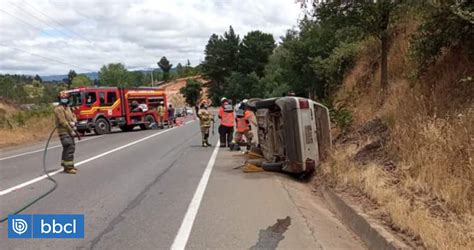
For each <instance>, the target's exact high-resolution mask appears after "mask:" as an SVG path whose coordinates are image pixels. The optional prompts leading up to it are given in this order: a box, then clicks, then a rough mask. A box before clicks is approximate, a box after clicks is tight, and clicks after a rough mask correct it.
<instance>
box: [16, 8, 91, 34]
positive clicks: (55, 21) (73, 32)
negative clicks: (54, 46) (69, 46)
mask: <svg viewBox="0 0 474 250" xmlns="http://www.w3.org/2000/svg"><path fill="white" fill-rule="evenodd" d="M10 3H11V2H10ZM25 3H26V5H27V6H28V7H30V8H31V9H33V10H35V11H36V12H38V13H40V14H41V15H43V16H45V17H46V18H47V19H49V20H50V21H51V22H53V23H55V24H57V25H59V26H60V27H63V28H64V29H65V30H67V31H69V32H70V33H71V34H73V35H75V36H77V37H79V38H81V39H83V40H86V41H88V42H89V43H92V41H90V40H89V39H87V38H85V37H83V36H82V35H80V34H78V33H77V32H75V31H73V30H71V29H69V28H67V26H66V25H64V24H62V23H61V22H60V21H58V20H56V19H54V18H52V17H51V16H49V15H47V14H45V13H44V12H42V11H40V10H39V9H37V8H35V7H33V5H32V4H30V3H28V2H25Z"/></svg>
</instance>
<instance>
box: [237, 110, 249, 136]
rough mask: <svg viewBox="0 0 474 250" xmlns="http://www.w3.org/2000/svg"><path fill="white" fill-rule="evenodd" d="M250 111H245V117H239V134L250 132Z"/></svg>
mask: <svg viewBox="0 0 474 250" xmlns="http://www.w3.org/2000/svg"><path fill="white" fill-rule="evenodd" d="M249 119H250V111H245V113H244V116H243V117H237V119H236V121H237V132H241V133H245V132H247V131H248V130H250V121H249Z"/></svg>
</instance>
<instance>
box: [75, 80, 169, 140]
mask: <svg viewBox="0 0 474 250" xmlns="http://www.w3.org/2000/svg"><path fill="white" fill-rule="evenodd" d="M67 92H68V93H69V95H70V98H71V102H70V103H71V108H72V110H73V112H74V113H75V115H76V117H77V124H76V126H77V130H78V131H79V132H80V133H86V132H91V131H92V130H93V131H94V132H95V133H96V134H98V135H101V134H107V133H109V132H110V131H111V128H112V127H119V128H120V129H121V130H122V131H130V130H133V128H134V127H136V126H139V127H140V128H141V129H149V128H151V126H153V124H156V121H157V120H158V119H157V112H156V109H157V107H158V105H159V104H160V102H164V107H165V111H167V110H166V109H167V107H168V104H167V99H166V95H165V92H164V90H162V89H159V88H118V87H100V88H91V87H81V88H76V89H71V90H68V91H67ZM164 120H165V121H166V120H168V112H165V119H164Z"/></svg>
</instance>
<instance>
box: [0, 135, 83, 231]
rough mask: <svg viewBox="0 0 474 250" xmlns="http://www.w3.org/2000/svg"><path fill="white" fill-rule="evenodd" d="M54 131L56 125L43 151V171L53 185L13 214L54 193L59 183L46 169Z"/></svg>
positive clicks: (0, 221) (4, 219)
mask: <svg viewBox="0 0 474 250" xmlns="http://www.w3.org/2000/svg"><path fill="white" fill-rule="evenodd" d="M54 131H56V127H55V128H54V129H53V130H52V131H51V134H49V137H48V141H47V142H46V146H45V147H44V151H43V173H44V174H45V175H46V177H47V179H48V180H49V181H51V182H52V183H53V187H51V188H50V189H49V190H48V191H47V192H45V193H43V194H42V195H40V196H38V197H37V198H36V199H34V200H32V201H31V202H29V203H27V204H26V205H24V206H22V207H21V208H20V209H18V210H16V211H15V212H13V214H18V213H21V212H22V211H24V210H25V209H27V208H28V207H30V206H31V205H33V204H35V203H36V202H38V201H39V200H41V199H43V198H44V197H46V196H47V195H49V194H50V193H52V192H53V191H54V190H55V189H56V188H57V187H58V183H57V182H56V180H55V179H53V177H51V176H50V175H49V172H48V171H47V170H46V154H47V152H48V146H49V141H51V137H53V134H54ZM76 133H77V132H76ZM77 135H78V136H79V134H77ZM78 138H79V137H78ZM79 140H80V138H79ZM6 220H8V215H7V216H6V217H4V218H1V219H0V223H2V222H4V221H6Z"/></svg>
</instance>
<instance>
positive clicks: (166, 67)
mask: <svg viewBox="0 0 474 250" xmlns="http://www.w3.org/2000/svg"><path fill="white" fill-rule="evenodd" d="M157 64H158V67H160V69H161V71H163V81H165V82H166V81H168V79H169V73H170V70H171V68H172V67H173V64H170V62H169V61H168V59H166V56H163V57H162V58H161V59H160V61H159V62H158V63H157Z"/></svg>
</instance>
